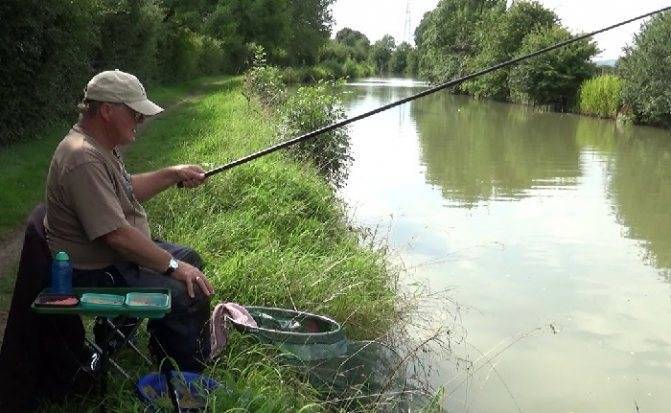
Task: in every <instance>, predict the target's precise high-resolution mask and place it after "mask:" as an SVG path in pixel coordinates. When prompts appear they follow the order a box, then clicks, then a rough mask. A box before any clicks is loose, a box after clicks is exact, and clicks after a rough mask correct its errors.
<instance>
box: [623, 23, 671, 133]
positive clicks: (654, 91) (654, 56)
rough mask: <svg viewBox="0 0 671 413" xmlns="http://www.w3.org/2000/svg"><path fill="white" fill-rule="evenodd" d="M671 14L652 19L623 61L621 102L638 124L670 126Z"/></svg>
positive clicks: (627, 51) (628, 50) (628, 49)
mask: <svg viewBox="0 0 671 413" xmlns="http://www.w3.org/2000/svg"><path fill="white" fill-rule="evenodd" d="M669 56H671V14H669V13H668V12H667V13H663V14H660V15H657V16H655V17H653V18H652V19H650V20H649V21H648V22H647V23H646V24H645V25H644V26H643V29H642V31H641V32H640V33H639V34H637V35H636V36H635V37H634V44H633V46H631V47H628V48H627V49H626V51H625V56H624V57H623V58H622V59H621V61H620V76H621V77H622V79H623V80H624V83H623V85H622V100H623V103H624V105H625V106H627V107H629V108H631V111H632V112H633V116H634V118H635V120H636V121H637V122H642V123H649V124H653V125H664V126H667V127H669V126H671V114H670V112H671V97H670V96H671V58H670V57H669Z"/></svg>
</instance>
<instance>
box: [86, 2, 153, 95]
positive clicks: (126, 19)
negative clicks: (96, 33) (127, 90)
mask: <svg viewBox="0 0 671 413" xmlns="http://www.w3.org/2000/svg"><path fill="white" fill-rule="evenodd" d="M101 7H102V9H101V12H100V15H101V17H100V23H99V26H100V33H101V36H100V45H99V48H98V51H97V53H96V55H97V56H96V58H95V66H96V67H95V69H96V71H102V70H110V69H120V70H124V71H126V72H130V73H133V74H134V75H136V76H137V77H138V78H140V79H141V80H142V81H143V82H149V83H151V82H153V81H156V80H159V79H160V77H161V72H160V69H159V62H158V46H159V39H161V38H163V37H164V36H165V33H164V30H163V24H162V22H163V18H164V15H163V12H162V10H161V9H160V7H159V6H158V4H157V3H156V1H154V0H141V1H130V0H125V1H119V2H111V1H107V2H103V3H102V6H101Z"/></svg>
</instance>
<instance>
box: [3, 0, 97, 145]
mask: <svg viewBox="0 0 671 413" xmlns="http://www.w3.org/2000/svg"><path fill="white" fill-rule="evenodd" d="M96 6H97V5H96V4H94V3H93V2H83V3H81V4H79V3H75V2H71V1H67V0H7V1H2V2H0V16H2V18H1V20H2V24H0V39H2V40H3V41H2V42H0V61H2V64H0V78H2V79H3V81H2V85H1V86H0V99H2V102H4V105H2V108H0V145H4V144H7V143H10V142H14V141H18V140H21V139H25V138H26V137H27V136H28V135H29V134H30V133H31V132H33V131H34V130H35V129H36V128H39V127H41V126H44V125H45V124H46V123H48V122H50V121H52V120H53V119H54V118H57V117H62V116H65V115H72V114H73V113H74V107H75V104H76V103H77V101H78V100H79V99H81V95H82V87H83V85H85V84H86V82H87V81H88V80H89V79H90V77H91V75H92V73H93V70H92V68H91V65H90V62H91V58H92V56H93V53H94V50H95V49H96V47H97V44H98V40H99V29H98V24H97V20H96V17H97V14H98V10H97V8H96Z"/></svg>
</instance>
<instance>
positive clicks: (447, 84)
mask: <svg viewBox="0 0 671 413" xmlns="http://www.w3.org/2000/svg"><path fill="white" fill-rule="evenodd" d="M669 9H671V6H667V7H664V8H661V9H659V10H655V11H652V12H650V13H646V14H642V15H640V16H637V17H634V18H631V19H628V20H624V21H621V22H619V23H616V24H613V25H611V26H608V27H604V28H603V29H599V30H596V31H593V32H590V33H587V34H583V35H580V36H578V37H574V38H572V39H569V40H565V41H563V42H560V43H556V44H554V45H552V46H549V47H546V48H544V49H540V50H537V51H535V52H533V53H530V54H527V55H524V56H521V57H517V58H514V59H511V60H508V61H506V62H503V63H499V64H496V65H494V66H490V67H488V68H486V69H483V70H480V71H479V72H475V73H471V74H469V75H466V76H464V77H461V78H458V79H454V80H450V81H449V82H445V83H442V84H440V85H438V86H434V87H432V88H429V89H426V90H423V91H421V92H419V93H417V94H415V95H412V96H409V97H406V98H403V99H400V100H397V101H395V102H392V103H389V104H386V105H384V106H380V107H379V108H377V109H373V110H371V111H368V112H365V113H362V114H360V115H357V116H354V117H352V118H348V119H345V120H342V121H340V122H336V123H333V124H331V125H328V126H324V127H323V128H320V129H316V130H314V131H312V132H309V133H306V134H304V135H301V136H299V137H297V138H294V139H291V140H288V141H284V142H281V143H278V144H276V145H273V146H270V147H268V148H266V149H263V150H260V151H258V152H255V153H253V154H251V155H247V156H245V157H243V158H240V159H237V160H235V161H232V162H229V163H227V164H225V165H223V166H219V167H217V168H214V169H212V170H210V171H207V172H206V173H205V176H206V177H209V176H212V175H215V174H218V173H220V172H224V171H226V170H228V169H231V168H234V167H236V166H238V165H242V164H244V163H247V162H249V161H252V160H254V159H256V158H260V157H261V156H264V155H268V154H270V153H273V152H275V151H277V150H280V149H283V148H286V147H289V146H292V145H295V144H297V143H300V142H303V141H305V140H308V139H310V138H314V137H315V136H319V135H322V134H324V133H326V132H330V131H332V130H334V129H336V128H340V127H342V126H345V125H349V124H350V123H353V122H356V121H358V120H361V119H364V118H367V117H369V116H373V115H375V114H377V113H380V112H383V111H385V110H387V109H391V108H393V107H395V106H399V105H402V104H404V103H407V102H411V101H413V100H416V99H419V98H421V97H424V96H427V95H430V94H432V93H436V92H438V91H441V90H443V89H447V88H450V87H453V86H456V85H458V84H460V83H463V82H465V81H467V80H471V79H474V78H476V77H479V76H482V75H485V74H487V73H490V72H493V71H495V70H498V69H501V68H504V67H507V66H511V65H514V64H515V63H519V62H521V61H524V60H527V59H530V58H532V57H535V56H538V55H541V54H544V53H547V52H550V51H552V50H555V49H559V48H560V47H564V46H566V45H569V44H571V43H575V42H578V41H580V40H583V39H586V38H588V37H592V36H594V35H597V34H599V33H603V32H606V31H608V30H612V29H614V28H616V27H620V26H623V25H625V24H628V23H631V22H634V21H636V20H640V19H643V18H646V17H650V16H653V15H655V14H658V13H662V12H664V11H667V10H669ZM179 186H181V184H180V185H179Z"/></svg>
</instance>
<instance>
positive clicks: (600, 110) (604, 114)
mask: <svg viewBox="0 0 671 413" xmlns="http://www.w3.org/2000/svg"><path fill="white" fill-rule="evenodd" d="M621 105H622V79H621V78H619V77H618V76H615V75H601V76H598V77H595V78H593V79H589V80H586V81H585V82H583V84H582V85H581V86H580V91H579V94H578V109H579V111H580V113H582V114H585V115H591V116H598V117H601V118H615V117H616V116H617V113H618V111H619V110H620V107H621Z"/></svg>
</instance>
